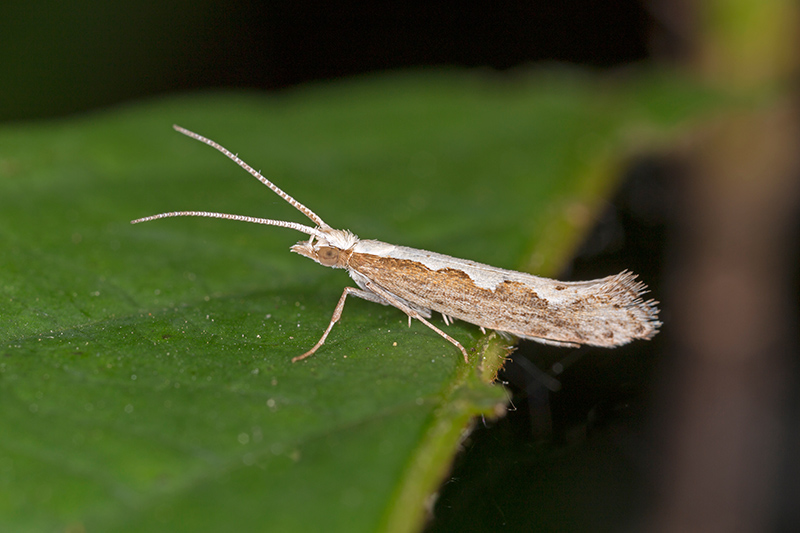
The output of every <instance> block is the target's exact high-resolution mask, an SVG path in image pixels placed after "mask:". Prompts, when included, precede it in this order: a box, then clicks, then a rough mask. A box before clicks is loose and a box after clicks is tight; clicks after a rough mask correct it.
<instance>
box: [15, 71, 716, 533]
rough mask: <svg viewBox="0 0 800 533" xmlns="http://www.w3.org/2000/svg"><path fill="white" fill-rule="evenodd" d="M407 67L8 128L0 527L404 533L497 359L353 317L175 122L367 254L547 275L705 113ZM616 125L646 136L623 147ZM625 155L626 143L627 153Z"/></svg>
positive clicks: (244, 179) (217, 161) (487, 397)
mask: <svg viewBox="0 0 800 533" xmlns="http://www.w3.org/2000/svg"><path fill="white" fill-rule="evenodd" d="M635 80H636V83H630V82H631V80H627V81H625V80H623V81H625V83H624V84H623V83H617V82H614V81H609V80H602V79H596V78H594V77H591V76H588V75H582V74H577V73H574V72H568V71H540V72H534V73H530V74H518V75H517V76H516V77H513V78H511V79H505V80H498V79H493V78H491V77H486V76H479V75H474V74H466V73H403V74H395V75H385V76H379V77H370V78H365V79H362V80H358V81H354V82H348V83H338V84H331V85H319V86H313V87H307V88H302V89H298V90H294V91H291V92H288V93H285V94H282V95H280V96H265V95H262V94H256V93H249V94H247V93H233V94H231V93H221V94H207V95H194V96H184V97H180V98H165V99H161V100H158V101H154V102H150V103H147V104H141V105H135V106H131V107H127V108H120V109H116V110H114V111H110V112H106V113H102V114H97V115H91V116H85V117H81V118H74V119H71V120H67V121H53V122H48V123H34V124H17V125H7V126H4V127H2V128H1V129H0V190H1V191H2V193H1V194H0V237H1V238H2V240H3V246H2V248H0V268H2V271H0V301H2V321H1V322H0V335H1V339H0V340H1V344H0V435H2V436H3V437H2V440H1V441H0V529H2V530H8V531H43V530H71V529H74V530H82V528H85V530H87V531H153V530H160V531H193V532H198V531H221V530H256V529H257V530H274V531H309V530H318V529H319V527H320V525H321V524H324V525H325V529H326V530H328V531H351V532H352V531H375V530H387V531H409V530H413V529H415V528H417V527H419V524H420V523H421V521H422V520H423V519H424V511H423V503H424V502H425V500H426V498H428V497H429V495H430V494H431V493H432V492H434V491H435V489H436V486H437V484H438V483H439V481H440V480H441V478H442V476H444V475H445V473H446V472H447V469H448V468H449V465H450V463H451V460H452V457H453V454H454V453H455V452H456V450H457V448H458V442H459V439H460V438H461V437H462V435H463V431H464V429H465V428H466V427H468V425H469V424H470V420H472V419H473V417H475V416H476V415H484V416H491V415H494V414H496V413H498V412H501V411H502V409H503V406H504V403H505V401H506V393H505V391H504V390H503V389H502V387H500V386H498V385H494V384H492V383H491V379H492V377H493V376H494V374H495V373H496V371H497V369H498V368H499V367H500V366H501V365H502V362H503V357H504V355H505V353H506V350H505V347H504V344H505V341H502V339H498V338H495V337H494V336H489V337H483V336H482V335H481V333H480V331H479V330H478V328H476V327H473V326H471V325H469V324H463V323H457V324H455V325H453V326H449V327H445V326H444V325H443V324H442V323H441V321H440V320H438V319H437V320H436V322H435V323H437V324H438V325H440V326H441V327H445V328H446V329H447V331H448V333H450V334H451V335H452V336H454V337H455V338H456V339H458V340H459V341H460V342H462V343H463V344H464V345H465V346H467V348H468V349H470V350H472V354H473V355H472V361H471V363H470V364H469V365H467V364H466V363H465V362H464V361H463V358H462V357H461V355H460V354H459V352H458V351H457V350H456V349H455V348H454V347H453V346H452V345H450V344H449V343H447V342H446V341H444V340H443V339H442V338H440V337H439V336H438V335H437V334H436V333H434V332H432V331H430V330H429V329H427V328H426V327H425V326H424V325H422V324H419V323H414V324H412V325H411V327H410V328H409V327H408V325H407V320H406V317H405V316H404V315H403V314H402V313H401V312H400V311H398V310H396V309H393V308H390V307H383V306H380V305H377V304H373V303H370V302H365V301H361V300H358V299H355V298H354V299H349V300H348V302H347V305H346V307H345V310H344V314H343V317H342V320H341V322H340V323H339V324H337V325H336V326H335V328H334V329H333V332H332V333H331V335H330V337H329V338H328V341H327V343H326V344H325V345H324V346H323V347H322V348H321V349H320V350H319V351H318V352H317V353H316V354H315V355H314V356H313V357H311V358H309V359H307V360H305V361H303V362H300V363H296V364H292V363H291V362H290V360H291V358H292V357H293V356H295V355H298V354H300V353H303V352H304V351H306V350H307V349H308V348H309V347H310V346H312V345H313V344H314V343H315V342H316V340H317V339H318V338H319V335H320V334H321V333H322V331H323V330H324V328H325V326H326V325H327V323H328V321H329V319H330V315H331V313H332V311H333V307H334V305H335V303H336V301H337V299H338V297H339V295H340V293H341V291H342V289H343V287H345V286H347V285H352V282H351V281H349V278H348V277H347V275H346V274H345V273H344V272H342V271H332V270H327V269H323V268H321V267H320V266H319V265H316V264H314V263H312V262H310V261H307V260H305V259H304V258H302V257H300V256H297V255H294V254H291V253H288V251H287V248H288V246H289V245H291V244H293V243H294V242H295V241H297V240H300V239H303V238H305V236H303V235H300V234H297V233H294V232H291V231H288V230H285V229H281V228H274V227H263V226H253V225H249V224H239V223H233V222H229V221H219V220H208V219H169V220H160V221H155V222H150V223H148V224H143V225H136V226H131V225H130V224H129V221H130V220H131V219H134V218H138V217H141V216H146V215H149V214H154V213H158V212H163V211H175V210H213V211H223V212H232V213H238V214H247V215H252V216H259V217H268V218H273V219H283V220H296V221H301V222H304V223H307V221H305V220H303V218H302V216H301V215H300V214H299V213H297V212H296V211H294V210H293V209H292V208H291V206H289V205H287V204H286V203H285V202H283V201H282V200H281V199H280V198H279V197H277V196H276V195H274V194H273V193H272V192H270V191H269V190H268V189H266V188H264V187H263V186H262V185H261V184H259V183H258V182H256V181H255V180H253V179H252V178H251V177H249V176H247V175H246V174H245V173H244V172H242V171H241V170H240V169H238V168H236V167H235V166H234V165H233V164H232V163H231V162H230V161H228V160H227V159H225V158H224V157H222V156H221V155H220V154H218V153H216V152H215V151H213V150H211V149H210V148H208V147H206V146H204V145H202V144H200V143H197V142H196V141H192V140H191V139H188V138H186V137H184V136H182V135H179V134H176V133H175V132H173V131H172V129H171V127H170V126H171V124H172V123H177V124H180V125H182V126H185V127H187V128H189V129H192V130H195V131H197V132H199V133H201V134H203V135H206V136H208V137H210V138H212V139H214V140H216V141H218V142H220V143H222V144H224V145H225V146H227V147H228V148H229V149H231V150H232V151H234V152H236V153H238V154H239V155H240V156H241V157H242V158H244V159H245V160H246V161H248V162H249V163H250V164H251V165H253V166H254V167H256V168H260V169H262V170H263V172H264V174H265V175H266V176H267V177H269V178H270V179H272V180H273V181H274V182H275V183H276V184H278V185H279V186H280V187H282V188H283V189H284V190H286V191H287V192H288V193H289V194H291V195H293V196H295V197H296V198H297V199H298V200H299V201H301V202H302V203H304V204H306V205H307V206H309V207H310V208H312V209H313V210H314V211H316V212H317V213H318V214H319V215H320V216H321V217H322V218H323V219H324V220H325V221H326V222H327V223H329V224H330V225H332V226H334V227H337V228H344V229H350V230H352V231H354V232H356V233H357V234H359V235H360V236H361V237H363V238H376V239H380V240H384V241H387V242H392V243H396V244H404V245H407V246H413V247H418V248H424V249H431V250H436V251H438V252H442V253H447V254H450V255H454V256H459V257H465V258H470V259H474V260H477V261H481V262H486V263H489V264H493V265H496V266H499V267H505V268H517V269H521V268H528V269H531V270H533V271H535V272H537V273H541V274H553V273H554V272H555V271H556V270H557V268H558V267H559V266H560V265H563V264H564V262H565V261H566V259H567V258H568V257H569V254H570V252H571V250H572V249H573V247H574V246H575V245H576V243H577V242H578V241H579V240H580V238H581V235H582V233H583V232H584V231H585V230H586V228H587V227H588V226H589V225H590V223H591V220H592V218H593V215H594V213H595V212H596V211H597V210H598V208H599V206H600V205H601V203H602V201H603V199H604V198H605V197H606V196H607V195H608V194H609V192H610V191H611V190H612V188H613V186H614V180H615V177H616V174H617V172H616V171H617V169H618V168H620V166H621V165H622V164H623V163H624V157H623V155H624V154H625V153H627V152H628V151H629V150H630V149H631V146H634V145H648V144H650V143H651V142H652V141H653V140H656V139H663V138H665V137H664V135H665V133H667V132H669V131H672V130H671V128H673V127H674V126H676V125H679V124H681V123H683V121H684V120H685V119H686V118H689V117H693V116H696V115H697V114H698V113H699V112H701V111H705V110H708V109H709V108H712V107H713V105H714V102H715V100H714V98H713V97H712V96H710V95H708V94H707V93H705V92H704V91H702V90H699V89H693V88H691V87H685V86H683V85H682V84H681V83H679V82H675V81H668V80H671V79H670V78H668V77H661V78H659V77H658V76H641V77H639V78H635ZM631 124H636V125H637V128H636V129H635V130H632V129H631V128H630V126H631ZM632 131H635V132H636V135H635V136H632V134H631V132H632Z"/></svg>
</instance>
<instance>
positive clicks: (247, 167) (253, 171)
mask: <svg viewBox="0 0 800 533" xmlns="http://www.w3.org/2000/svg"><path fill="white" fill-rule="evenodd" d="M172 127H173V128H175V131H178V132H180V133H183V134H184V135H186V136H187V137H191V138H192V139H196V140H198V141H200V142H202V143H205V144H207V145H209V146H210V147H212V148H214V149H216V150H217V151H218V152H222V153H223V154H224V155H226V156H227V157H228V158H229V159H231V160H232V161H233V162H234V163H236V164H237V165H239V166H240V167H242V168H243V169H245V170H246V171H247V172H249V173H250V175H252V176H253V177H254V178H256V179H257V180H258V181H260V182H261V183H263V184H264V185H266V186H267V187H269V188H270V189H272V191H273V192H274V193H275V194H277V195H278V196H280V197H281V198H283V199H284V200H286V201H287V202H288V203H289V204H290V205H291V206H292V207H294V208H295V209H297V210H298V211H300V212H301V213H303V214H304V215H305V216H307V217H308V218H310V219H311V221H312V222H314V224H316V225H317V226H318V227H320V228H323V229H329V228H330V226H328V225H327V224H326V223H325V222H324V221H323V220H322V219H321V218H319V216H317V214H316V213H314V212H313V211H312V210H311V209H309V208H307V207H306V206H304V205H303V204H301V203H300V202H298V201H297V200H295V199H294V198H292V197H291V196H289V195H288V194H286V193H285V192H283V191H282V190H281V189H280V188H279V187H278V186H277V185H275V184H274V183H272V182H271V181H269V180H268V179H267V178H265V177H264V176H262V175H261V173H260V172H259V171H257V170H256V169H254V168H253V167H251V166H250V165H248V164H247V163H245V162H244V161H242V160H241V159H239V156H238V155H236V154H234V153H233V152H231V151H230V150H228V149H227V148H225V147H224V146H222V145H221V144H219V143H216V142H214V141H212V140H211V139H207V138H205V137H203V136H202V135H200V134H197V133H195V132H193V131H189V130H187V129H186V128H182V127H180V126H178V125H177V124H173V125H172ZM192 213H194V214H191V215H182V214H176V213H165V214H164V215H156V217H158V218H161V217H163V216H166V215H169V216H212V217H214V216H215V215H212V214H210V213H204V214H197V213H200V212H197V213H195V212H192ZM215 217H216V218H229V219H231V220H247V222H256V223H257V224H270V225H273V226H281V225H283V226H284V227H293V226H289V225H287V224H288V223H283V224H272V222H280V221H271V222H257V221H258V220H267V219H250V217H240V218H236V217H238V215H231V216H215ZM151 218H152V217H147V218H143V219H139V220H138V221H134V222H144V221H145V220H151ZM302 227H304V228H305V227H306V226H302ZM294 229H298V228H296V227H294ZM299 231H303V232H304V233H308V231H305V230H299Z"/></svg>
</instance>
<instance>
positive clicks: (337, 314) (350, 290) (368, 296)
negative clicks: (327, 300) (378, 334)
mask: <svg viewBox="0 0 800 533" xmlns="http://www.w3.org/2000/svg"><path fill="white" fill-rule="evenodd" d="M350 294H352V295H353V296H358V297H359V298H363V299H364V300H369V301H370V302H375V303H379V304H383V305H387V302H386V300H384V299H383V298H381V297H380V296H378V295H376V294H373V293H371V292H369V291H363V290H361V289H356V288H355V287H345V289H344V290H343V291H342V296H341V298H339V303H337V304H336V309H334V310H333V316H332V317H331V321H330V323H329V324H328V327H327V328H326V329H325V333H323V334H322V337H320V339H319V340H318V341H317V344H315V345H314V347H313V348H311V349H310V350H309V351H307V352H306V353H304V354H303V355H298V356H297V357H293V358H292V363H296V362H297V361H300V360H302V359H305V358H306V357H310V356H312V355H314V352H316V351H317V350H318V349H319V347H320V346H322V345H323V344H325V339H327V338H328V334H329V333H330V332H331V330H332V329H333V325H334V324H336V323H337V322H338V321H339V319H340V318H341V317H342V310H343V309H344V301H345V300H346V299H347V296H348V295H350Z"/></svg>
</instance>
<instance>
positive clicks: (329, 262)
mask: <svg viewBox="0 0 800 533" xmlns="http://www.w3.org/2000/svg"><path fill="white" fill-rule="evenodd" d="M317 257H318V258H319V262H320V264H321V265H323V266H326V267H329V266H333V265H335V264H336V263H337V262H338V261H339V250H337V249H336V248H331V247H329V246H323V247H322V248H320V249H319V251H318V252H317Z"/></svg>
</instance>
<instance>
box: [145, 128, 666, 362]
mask: <svg viewBox="0 0 800 533" xmlns="http://www.w3.org/2000/svg"><path fill="white" fill-rule="evenodd" d="M173 127H174V128H175V130H176V131H178V132H180V133H183V134H184V135H187V136H188V137H191V138H193V139H196V140H198V141H200V142H203V143H205V144H207V145H209V146H211V147H212V148H214V149H216V150H218V151H219V152H221V153H222V154H224V155H225V156H227V157H228V158H230V159H231V160H232V161H234V162H235V163H236V164H237V165H239V166H240V167H241V168H242V169H244V170H246V171H247V172H248V173H250V174H251V175H252V176H254V177H255V178H256V179H257V180H259V181H260V182H261V183H263V184H264V185H266V186H267V187H269V188H270V189H272V191H273V192H274V193H275V194H277V195H278V196H280V197H281V198H283V199H284V200H285V201H286V202H288V203H289V204H290V205H292V206H293V207H294V208H295V209H297V210H298V211H300V212H301V213H303V214H304V215H305V216H306V217H308V218H309V220H311V221H312V222H313V223H314V224H315V226H314V227H311V226H306V225H303V224H299V223H297V222H289V221H285V220H271V219H265V218H255V217H250V216H245V215H231V214H226V213H211V212H206V211H176V212H171V213H161V214H158V215H152V216H148V217H144V218H139V219H136V220H133V221H131V223H132V224H137V223H139V222H147V221H150V220H156V219H159V218H168V217H184V216H195V217H210V218H223V219H228V220H240V221H243V222H252V223H255V224H265V225H269V226H279V227H282V228H289V229H293V230H297V231H299V232H302V233H305V234H306V235H309V239H308V240H303V241H300V242H298V243H297V244H295V245H294V246H292V247H291V251H292V252H295V253H298V254H300V255H303V256H305V257H308V258H309V259H312V260H314V261H316V262H317V263H319V264H320V265H322V266H326V267H331V268H342V269H345V270H347V272H348V274H350V277H351V278H353V281H354V282H355V284H356V285H357V286H358V288H356V287H346V288H345V289H344V291H342V295H341V297H340V298H339V302H338V303H337V304H336V308H335V309H334V311H333V316H332V317H331V320H330V323H329V324H328V327H327V328H326V329H325V332H324V333H323V334H322V337H320V339H319V341H317V343H316V344H315V345H314V346H313V347H312V348H311V349H310V350H308V351H307V352H305V353H304V354H302V355H298V356H297V357H294V358H293V359H292V362H296V361H300V360H302V359H305V358H306V357H309V356H311V355H312V354H314V352H316V351H317V350H318V349H319V348H320V346H322V345H323V344H324V343H325V339H327V338H328V334H329V333H330V332H331V329H332V328H333V326H334V324H336V322H338V321H339V319H340V318H341V316H342V310H343V309H344V304H345V300H346V299H347V297H348V296H357V297H359V298H363V299H364V300H368V301H370V302H375V303H379V304H382V305H391V306H393V307H396V308H397V309H399V310H401V311H402V312H404V313H405V314H406V315H408V323H409V326H410V325H411V320H412V319H416V320H419V321H420V322H422V323H423V324H425V325H426V326H427V327H429V328H430V329H432V330H433V331H435V332H436V333H438V334H439V335H441V336H442V337H443V338H444V339H446V340H447V341H449V342H450V343H451V344H453V346H455V347H456V348H458V349H459V350H460V351H461V354H462V355H463V356H464V360H465V361H466V362H467V363H469V356H468V354H467V350H466V349H464V346H463V345H462V344H461V343H460V342H458V341H457V340H456V339H454V338H453V337H451V336H450V335H448V334H447V333H445V332H444V331H442V330H441V329H439V328H438V327H436V326H435V325H433V324H432V323H431V322H430V321H429V320H428V319H430V318H431V316H432V315H431V313H432V312H434V311H435V312H437V313H440V314H441V315H442V317H443V320H444V323H445V324H446V325H450V323H451V322H452V321H453V320H455V319H458V320H463V321H465V322H469V323H471V324H475V325H476V326H478V327H479V328H480V329H481V331H483V332H484V333H485V331H486V329H492V330H496V331H498V332H500V333H503V334H510V335H512V336H515V337H519V338H523V339H529V340H533V341H537V342H540V343H544V344H550V345H555V346H564V347H577V346H580V345H583V344H585V345H591V346H602V347H608V348H612V347H615V346H620V345H623V344H627V343H629V342H631V341H633V340H635V339H651V338H652V337H653V336H654V335H655V334H656V333H658V328H659V326H661V322H659V320H658V312H659V311H658V307H657V304H658V302H656V301H654V300H647V301H644V300H643V299H642V295H643V294H644V293H645V292H646V286H645V284H644V283H642V282H639V281H636V275H634V274H632V273H630V272H628V271H623V272H621V273H619V274H617V275H615V276H608V277H605V278H602V279H596V280H591V281H578V282H564V281H556V280H553V279H548V278H542V277H538V276H533V275H531V274H526V273H523V272H515V271H513V270H504V269H502V268H497V267H493V266H489V265H484V264H481V263H477V262H475V261H470V260H467V259H458V258H455V257H450V256H448V255H444V254H438V253H435V252H428V251H426V250H418V249H416V248H409V247H406V246H396V245H394V244H389V243H385V242H381V241H375V240H369V239H359V238H358V236H356V235H355V234H353V233H352V232H350V231H348V230H340V229H334V228H332V227H331V226H329V225H328V224H326V223H325V221H323V220H322V219H321V218H320V217H319V216H317V214H316V213H314V212H313V211H312V210H311V209H309V208H307V207H306V206H304V205H303V204H301V203H300V202H298V201H297V200H295V199H294V198H292V197H291V196H289V195H288V194H286V193H285V192H283V191H282V190H281V189H280V188H278V187H277V186H276V185H275V184H273V183H272V182H271V181H269V180H268V179H266V178H265V177H264V176H262V175H261V173H260V172H258V171H256V170H255V169H253V168H252V167H251V166H250V165H248V164H247V163H245V162H244V161H242V160H241V159H239V156H238V155H236V154H234V153H233V152H231V151H229V150H228V149H226V148H224V147H223V146H222V145H220V144H218V143H216V142H214V141H212V140H210V139H207V138H205V137H203V136H202V135H198V134H197V133H194V132H191V131H189V130H187V129H185V128H182V127H180V126H173Z"/></svg>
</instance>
